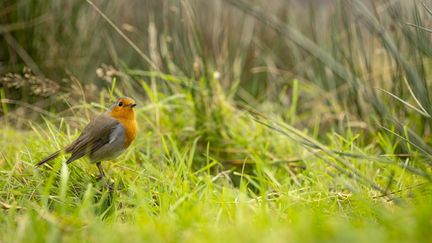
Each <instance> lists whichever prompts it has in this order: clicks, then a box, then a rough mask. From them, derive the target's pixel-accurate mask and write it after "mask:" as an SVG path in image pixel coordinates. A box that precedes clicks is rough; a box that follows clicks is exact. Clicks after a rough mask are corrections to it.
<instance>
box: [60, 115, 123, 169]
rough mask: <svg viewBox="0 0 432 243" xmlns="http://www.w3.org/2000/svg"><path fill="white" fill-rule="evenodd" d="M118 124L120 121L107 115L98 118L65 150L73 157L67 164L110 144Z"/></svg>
mask: <svg viewBox="0 0 432 243" xmlns="http://www.w3.org/2000/svg"><path fill="white" fill-rule="evenodd" d="M118 124H119V122H118V121H116V120H115V119H113V118H112V117H110V116H108V115H107V114H102V115H100V116H98V117H96V118H95V119H94V120H93V121H91V122H90V123H89V124H88V125H87V126H86V127H85V128H84V130H83V131H82V133H81V135H80V136H79V137H78V138H77V139H76V140H75V141H74V142H73V143H72V144H71V145H69V146H68V147H67V148H66V149H65V151H66V152H68V153H71V157H70V158H69V159H68V160H67V161H66V163H71V162H72V161H74V160H77V159H79V158H81V157H83V156H84V155H88V154H90V153H92V152H94V151H96V150H98V149H99V148H101V147H102V146H104V145H105V144H107V143H109V140H110V135H111V132H112V131H113V130H114V129H115V127H116V126H117V125H118Z"/></svg>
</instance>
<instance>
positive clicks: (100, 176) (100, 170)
mask: <svg viewBox="0 0 432 243" xmlns="http://www.w3.org/2000/svg"><path fill="white" fill-rule="evenodd" d="M96 165H97V167H98V169H99V173H100V174H99V176H98V177H97V178H96V179H97V180H100V179H102V178H104V177H105V173H104V171H103V169H102V164H101V162H97V163H96Z"/></svg>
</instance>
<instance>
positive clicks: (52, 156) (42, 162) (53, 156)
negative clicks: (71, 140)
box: [36, 150, 62, 167]
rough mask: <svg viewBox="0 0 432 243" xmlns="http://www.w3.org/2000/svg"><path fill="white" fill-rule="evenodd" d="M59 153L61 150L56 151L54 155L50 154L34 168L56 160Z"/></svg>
mask: <svg viewBox="0 0 432 243" xmlns="http://www.w3.org/2000/svg"><path fill="white" fill-rule="evenodd" d="M60 152H62V150H58V151H56V152H55V153H53V154H51V155H50V156H48V157H46V158H45V159H43V160H41V161H40V162H39V163H37V164H36V167H39V166H41V165H43V164H45V163H46V162H48V161H51V160H53V159H55V158H57V156H59V155H60Z"/></svg>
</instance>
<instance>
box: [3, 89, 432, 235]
mask: <svg viewBox="0 0 432 243" xmlns="http://www.w3.org/2000/svg"><path fill="white" fill-rule="evenodd" d="M184 90H185V91H184V93H181V92H179V93H177V94H176V95H171V96H170V95H165V94H163V93H149V94H148V95H149V97H156V96H157V97H158V98H157V102H155V103H149V102H147V103H144V102H138V103H139V104H141V106H140V107H138V109H137V113H138V121H139V125H140V133H139V136H138V137H137V140H136V141H135V143H134V144H133V146H132V147H131V148H130V149H129V150H128V151H127V152H126V153H125V154H124V155H123V156H121V157H120V158H119V159H117V160H114V161H109V162H108V161H107V162H104V163H103V165H104V167H105V170H106V172H107V174H108V179H106V180H104V181H99V182H98V181H96V179H95V177H96V175H97V173H98V172H97V168H96V166H95V165H92V164H89V163H88V161H86V160H85V159H81V160H79V161H76V162H74V163H73V164H71V165H69V166H66V165H65V164H64V161H65V158H64V157H61V158H59V159H57V160H56V161H55V162H53V163H51V164H50V165H49V166H43V167H42V168H36V167H34V164H35V163H36V162H37V161H38V160H40V159H42V158H43V157H44V156H46V155H47V154H48V153H49V152H52V151H54V150H56V149H58V148H59V147H60V146H62V145H65V144H67V143H68V142H70V141H72V140H73V139H74V138H75V137H76V136H77V135H78V131H79V129H76V128H74V127H71V126H70V125H69V124H71V123H73V121H76V123H77V124H80V125H78V126H77V128H82V126H83V125H84V124H85V122H86V121H85V120H83V119H79V120H78V119H76V118H75V116H72V117H69V116H65V117H66V118H65V119H63V117H60V116H59V117H58V119H48V120H46V122H45V124H42V125H38V124H36V123H32V122H30V123H29V124H28V127H30V128H31V130H16V129H14V128H13V126H12V124H9V125H8V124H7V123H3V125H2V127H1V131H0V133H1V134H2V139H1V142H0V143H1V144H0V146H1V148H2V149H1V160H0V162H1V163H0V168H1V170H0V172H1V174H2V176H1V177H0V188H1V190H0V193H1V194H0V195H1V196H0V198H1V204H2V205H1V207H2V209H1V210H2V214H0V225H1V227H0V240H1V241H2V242H41V241H66V242H69V241H102V242H119V241H120V242H121V241H127V242H139V241H163V242H179V241H183V242H191V241H192V242H203V241H206V242H220V241H229V242H238V241H246V242H263V241H265V242H287V241H293V242H297V241H302V242H316V241H319V242H322V241H328V242H347V241H352V242H366V241H370V240H371V239H373V240H374V241H379V242H395V241H396V242H398V241H400V242H426V241H428V240H429V239H430V233H429V232H430V231H429V229H430V226H431V224H432V221H431V216H432V205H431V204H430V203H429V202H430V200H431V199H432V195H431V194H430V193H429V190H430V189H431V185H430V184H429V182H428V179H425V177H423V176H419V175H415V174H413V173H411V172H409V171H408V170H407V169H402V168H401V167H400V166H399V165H398V163H399V162H398V161H399V159H397V158H395V157H389V158H385V159H384V157H382V156H381V157H380V156H379V155H380V154H381V152H380V151H381V149H380V148H379V147H380V146H383V147H384V150H385V151H388V152H389V153H391V152H392V151H393V147H391V146H392V143H390V142H388V140H389V139H391V138H390V137H389V135H388V134H381V135H379V136H380V137H381V139H380V140H379V141H377V142H376V143H373V144H368V145H364V144H363V143H362V142H361V137H360V135H359V134H356V133H354V132H352V131H350V129H347V130H346V131H345V134H340V135H339V134H337V133H335V132H332V133H328V134H326V135H325V136H327V137H328V143H327V145H323V144H321V143H319V142H317V141H316V139H314V138H313V137H312V136H311V135H308V133H309V132H308V131H304V132H302V131H299V130H297V129H295V128H292V127H290V126H288V125H287V124H284V123H283V122H282V121H277V118H276V117H277V115H275V116H273V118H272V119H268V118H265V117H262V116H255V117H254V116H252V115H250V114H249V113H248V112H245V111H243V110H239V109H237V108H235V107H234V106H232V103H231V101H230V100H227V99H226V98H224V96H222V95H220V96H219V101H218V102H217V103H215V104H214V106H213V107H211V108H208V109H212V110H211V111H207V112H209V113H216V114H217V116H220V120H223V121H224V127H223V128H220V131H219V132H218V133H216V132H215V131H213V132H211V131H204V129H205V128H206V127H213V126H215V125H217V124H218V123H217V124H211V123H214V121H211V120H210V121H209V120H207V121H205V123H204V125H202V126H200V127H198V128H197V127H196V126H195V123H196V120H195V119H194V111H195V110H194V97H193V95H192V94H191V93H190V92H189V89H188V88H186V89H184ZM147 91H148V92H151V89H147ZM79 107H87V109H88V110H89V111H90V113H97V112H100V108H99V106H98V105H97V104H78V105H77V107H71V109H70V110H74V108H77V110H78V112H77V116H78V117H79V116H80V114H81V115H82V116H83V117H85V116H84V113H85V112H84V109H83V108H79ZM293 109H294V108H293ZM215 110H216V111H218V112H215ZM290 112H291V114H293V111H292V110H291V111H290ZM191 118H192V119H191ZM210 118H211V119H212V118H214V116H210ZM202 119H204V118H202ZM275 119H276V120H275ZM197 129H201V130H197ZM286 132H287V134H284V133H286ZM204 136H207V137H208V139H206V140H203V137H204ZM215 136H219V137H215ZM321 136H324V135H321ZM377 136H378V135H377ZM211 141H214V143H212V142H211ZM305 144H307V145H305ZM340 153H346V154H348V155H340ZM353 154H355V155H356V156H358V157H355V156H354V155H353ZM380 161H381V162H380ZM382 161H384V162H385V163H383V162H382ZM406 162H407V164H406V165H407V166H411V165H415V164H416V163H421V162H423V161H422V159H421V157H418V158H417V157H414V158H413V159H412V160H411V159H407V160H406ZM62 163H63V164H62ZM338 168H339V169H338ZM425 172H427V171H425ZM369 183H373V184H374V185H376V186H377V187H378V188H380V189H377V188H373V187H372V186H371V184H369ZM109 185H111V187H113V189H110V187H109ZM380 190H382V191H380ZM383 193H384V194H383Z"/></svg>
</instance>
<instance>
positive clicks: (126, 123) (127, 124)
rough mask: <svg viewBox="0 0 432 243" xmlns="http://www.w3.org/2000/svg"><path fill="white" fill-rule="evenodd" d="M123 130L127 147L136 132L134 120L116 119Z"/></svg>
mask: <svg viewBox="0 0 432 243" xmlns="http://www.w3.org/2000/svg"><path fill="white" fill-rule="evenodd" d="M117 120H118V121H119V122H120V123H121V124H122V125H123V127H124V128H125V130H126V131H125V147H126V148H127V147H129V145H130V144H131V143H132V141H133V140H134V139H135V137H136V134H137V132H138V127H137V123H136V121H135V120H129V119H128V120H126V119H117Z"/></svg>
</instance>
